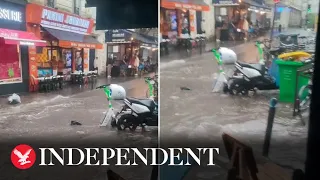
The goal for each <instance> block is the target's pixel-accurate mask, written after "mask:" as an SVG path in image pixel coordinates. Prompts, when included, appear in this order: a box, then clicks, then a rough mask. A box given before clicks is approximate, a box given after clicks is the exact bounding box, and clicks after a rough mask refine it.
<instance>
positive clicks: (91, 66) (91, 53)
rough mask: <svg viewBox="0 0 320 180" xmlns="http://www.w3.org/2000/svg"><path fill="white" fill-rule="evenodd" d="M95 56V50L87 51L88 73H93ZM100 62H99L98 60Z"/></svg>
mask: <svg viewBox="0 0 320 180" xmlns="http://www.w3.org/2000/svg"><path fill="white" fill-rule="evenodd" d="M95 56H96V50H95V49H90V51H89V71H94V69H95V67H94V64H95V62H94V61H95V59H96V58H95ZM100 61H101V60H100Z"/></svg>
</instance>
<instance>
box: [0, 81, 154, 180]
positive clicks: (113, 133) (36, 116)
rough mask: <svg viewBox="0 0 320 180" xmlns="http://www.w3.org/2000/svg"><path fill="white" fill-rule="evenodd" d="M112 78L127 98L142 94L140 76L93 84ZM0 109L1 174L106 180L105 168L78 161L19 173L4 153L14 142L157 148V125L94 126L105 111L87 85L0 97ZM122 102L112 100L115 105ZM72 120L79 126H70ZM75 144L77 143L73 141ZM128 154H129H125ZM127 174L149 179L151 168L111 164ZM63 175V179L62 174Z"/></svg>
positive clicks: (99, 97)
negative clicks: (10, 100)
mask: <svg viewBox="0 0 320 180" xmlns="http://www.w3.org/2000/svg"><path fill="white" fill-rule="evenodd" d="M108 83H116V84H119V85H121V86H123V87H124V88H125V89H126V93H127V96H129V97H137V98H139V97H141V98H143V97H145V94H146V90H147V85H146V84H145V82H144V79H143V78H139V77H137V78H129V79H119V78H118V79H111V80H107V79H105V78H102V79H100V80H99V81H98V84H97V86H98V85H102V84H108ZM0 99H1V101H0V102H1V104H2V107H1V108H0V114H1V116H0V143H2V144H1V145H0V147H1V148H0V159H1V161H0V174H1V176H0V179H17V180H18V179H33V180H36V179H39V180H40V179H50V178H49V177H48V176H49V175H50V176H51V175H52V176H51V179H55V180H56V179H79V180H80V179H83V180H88V179H105V176H106V171H107V169H108V168H110V166H109V167H106V166H101V167H100V166H96V167H86V166H77V167H73V168H66V169H65V168H59V167H55V168H51V169H50V168H39V167H38V168H33V169H32V170H30V171H28V173H22V171H19V172H18V171H17V170H16V169H14V168H13V166H12V165H11V162H10V155H9V153H10V152H11V151H12V148H13V147H14V146H15V145H17V143H26V144H30V145H31V146H33V148H36V147H38V146H40V147H44V146H45V147H47V146H50V147H157V142H158V129H157V127H148V128H147V130H146V131H145V132H142V131H141V129H140V128H138V129H137V130H136V132H129V131H125V132H119V131H117V129H112V128H111V127H99V123H100V120H101V118H103V117H104V113H106V112H107V110H108V101H107V98H106V96H105V93H104V92H103V90H101V89H100V90H96V89H94V90H91V88H90V87H81V88H80V87H68V88H66V89H63V90H61V91H57V92H52V93H34V94H30V95H22V96H21V100H22V104H19V105H14V106H13V105H7V104H6V98H5V97H1V98H0ZM121 105H122V101H113V106H114V108H115V110H119V109H120V106H121ZM71 121H77V122H80V123H81V124H82V125H80V126H71V125H70V122H71ZM77 144H78V145H77ZM129 159H130V157H129ZM111 169H113V170H115V171H116V172H118V173H119V174H121V175H122V176H123V177H124V178H126V179H148V178H146V177H149V176H150V175H149V174H150V173H151V167H140V166H137V167H126V166H124V167H119V166H118V167H111ZM66 177H68V178H66Z"/></svg>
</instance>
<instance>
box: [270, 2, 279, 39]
mask: <svg viewBox="0 0 320 180" xmlns="http://www.w3.org/2000/svg"><path fill="white" fill-rule="evenodd" d="M273 3H274V7H273V19H272V26H271V34H270V41H271V42H272V39H273V33H274V22H275V19H276V14H277V4H278V3H280V0H273Z"/></svg>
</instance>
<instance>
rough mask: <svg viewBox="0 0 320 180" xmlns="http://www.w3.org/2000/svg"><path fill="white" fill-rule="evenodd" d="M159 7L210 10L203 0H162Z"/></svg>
mask: <svg viewBox="0 0 320 180" xmlns="http://www.w3.org/2000/svg"><path fill="white" fill-rule="evenodd" d="M161 7H163V8H168V9H176V8H177V9H192V10H196V11H210V6H209V5H208V4H206V3H205V2H204V0H162V1H161Z"/></svg>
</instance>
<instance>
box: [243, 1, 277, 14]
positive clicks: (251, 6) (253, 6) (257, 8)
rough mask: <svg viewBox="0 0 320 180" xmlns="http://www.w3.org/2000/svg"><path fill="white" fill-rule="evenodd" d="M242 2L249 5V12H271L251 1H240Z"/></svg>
mask: <svg viewBox="0 0 320 180" xmlns="http://www.w3.org/2000/svg"><path fill="white" fill-rule="evenodd" d="M242 2H243V3H245V4H247V5H249V10H252V11H263V12H271V7H269V6H266V5H262V4H259V3H257V2H255V1H253V0H242Z"/></svg>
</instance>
